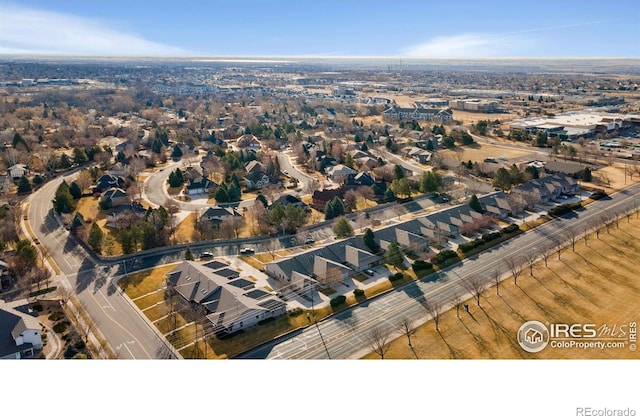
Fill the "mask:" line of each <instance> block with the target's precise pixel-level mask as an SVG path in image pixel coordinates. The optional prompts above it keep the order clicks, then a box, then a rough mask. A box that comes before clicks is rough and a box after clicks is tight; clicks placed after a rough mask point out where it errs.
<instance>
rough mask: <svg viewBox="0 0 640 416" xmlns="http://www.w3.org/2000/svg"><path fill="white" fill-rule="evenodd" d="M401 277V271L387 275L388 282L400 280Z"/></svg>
mask: <svg viewBox="0 0 640 416" xmlns="http://www.w3.org/2000/svg"><path fill="white" fill-rule="evenodd" d="M403 278H404V274H402V273H401V272H398V273H395V274H391V275H389V281H390V282H396V281H398V280H402V279H403Z"/></svg>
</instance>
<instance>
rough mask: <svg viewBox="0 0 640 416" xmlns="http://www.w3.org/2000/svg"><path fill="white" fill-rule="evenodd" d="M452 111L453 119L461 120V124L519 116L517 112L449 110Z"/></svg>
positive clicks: (511, 118)
mask: <svg viewBox="0 0 640 416" xmlns="http://www.w3.org/2000/svg"><path fill="white" fill-rule="evenodd" d="M451 111H453V119H454V120H455V121H461V122H462V123H463V124H471V123H475V122H477V121H480V120H491V121H493V120H500V121H504V120H513V119H514V118H518V117H520V116H519V115H518V114H504V113H472V112H469V111H461V110H451Z"/></svg>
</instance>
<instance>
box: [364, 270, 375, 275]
mask: <svg viewBox="0 0 640 416" xmlns="http://www.w3.org/2000/svg"><path fill="white" fill-rule="evenodd" d="M364 272H365V274H367V275H369V276H373V275H374V274H375V273H374V272H373V270H371V269H367V270H365V271H364Z"/></svg>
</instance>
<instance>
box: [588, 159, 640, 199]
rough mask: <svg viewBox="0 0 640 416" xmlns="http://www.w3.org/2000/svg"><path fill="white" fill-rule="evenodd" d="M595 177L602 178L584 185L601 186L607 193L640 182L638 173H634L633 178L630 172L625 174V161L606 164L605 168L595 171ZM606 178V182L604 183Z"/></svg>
mask: <svg viewBox="0 0 640 416" xmlns="http://www.w3.org/2000/svg"><path fill="white" fill-rule="evenodd" d="M625 176H626V184H625ZM593 177H594V179H600V181H599V182H596V181H595V180H594V182H591V183H586V182H585V183H583V185H586V186H589V187H593V188H599V189H602V190H604V191H605V192H607V193H611V192H615V191H619V190H620V189H623V188H625V187H627V186H630V185H633V184H634V183H638V182H640V178H639V177H638V175H634V176H633V179H631V178H630V177H629V173H628V172H627V174H626V175H625V166H624V164H623V163H614V164H613V165H610V166H605V167H604V168H601V169H598V170H597V171H595V172H593ZM606 179H608V180H609V183H608V184H607V183H606ZM603 180H604V183H603Z"/></svg>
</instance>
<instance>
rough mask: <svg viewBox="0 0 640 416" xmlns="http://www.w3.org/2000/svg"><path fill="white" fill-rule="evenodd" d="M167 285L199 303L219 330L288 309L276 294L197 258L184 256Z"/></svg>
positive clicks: (244, 325)
mask: <svg viewBox="0 0 640 416" xmlns="http://www.w3.org/2000/svg"><path fill="white" fill-rule="evenodd" d="M241 280H242V281H241ZM167 285H171V286H173V287H174V288H175V290H176V291H177V292H178V293H179V294H180V295H181V296H182V297H183V298H184V299H185V300H187V301H188V302H190V303H194V304H198V305H200V306H201V307H202V308H203V309H204V310H205V311H206V317H207V319H208V320H209V321H210V322H211V324H212V325H213V327H214V330H215V331H216V332H219V333H226V334H230V333H233V332H237V331H240V330H243V329H247V328H250V327H253V326H255V325H257V324H258V323H259V322H260V321H263V320H265V319H268V318H273V317H277V316H280V315H284V314H285V313H286V304H285V303H284V302H282V301H280V300H279V299H278V298H277V297H276V296H275V295H272V294H271V293H268V292H265V291H263V290H260V289H256V288H254V286H253V285H252V284H249V285H247V284H246V279H242V278H238V279H232V280H229V279H228V278H227V277H224V276H220V275H219V274H217V273H216V271H215V270H213V269H211V268H210V267H207V266H205V265H203V264H200V263H197V262H195V261H188V260H185V261H183V262H182V263H180V264H179V265H178V266H176V267H175V268H173V269H172V270H171V271H169V273H167Z"/></svg>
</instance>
